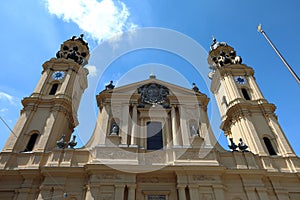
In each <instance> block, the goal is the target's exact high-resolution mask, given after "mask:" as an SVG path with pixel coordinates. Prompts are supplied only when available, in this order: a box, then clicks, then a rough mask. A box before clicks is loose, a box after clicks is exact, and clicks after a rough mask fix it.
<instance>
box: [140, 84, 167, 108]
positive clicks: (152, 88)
mask: <svg viewBox="0 0 300 200" xmlns="http://www.w3.org/2000/svg"><path fill="white" fill-rule="evenodd" d="M138 92H139V93H140V94H141V98H142V99H141V102H142V103H148V104H152V105H155V104H163V103H165V102H166V100H167V95H168V94H169V89H168V88H166V87H165V86H162V85H158V84H155V83H150V84H148V85H144V86H142V87H140V88H139V89H138Z"/></svg>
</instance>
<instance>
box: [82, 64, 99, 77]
mask: <svg viewBox="0 0 300 200" xmlns="http://www.w3.org/2000/svg"><path fill="white" fill-rule="evenodd" d="M85 68H87V69H88V70H89V75H90V76H96V75H97V68H96V67H95V66H93V65H87V66H85Z"/></svg>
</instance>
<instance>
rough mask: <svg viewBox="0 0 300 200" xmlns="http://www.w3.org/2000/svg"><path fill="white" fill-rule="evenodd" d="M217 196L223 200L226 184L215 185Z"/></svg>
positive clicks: (219, 199)
mask: <svg viewBox="0 0 300 200" xmlns="http://www.w3.org/2000/svg"><path fill="white" fill-rule="evenodd" d="M213 189H214V193H215V198H216V200H222V199H224V197H225V195H224V186H223V185H213Z"/></svg>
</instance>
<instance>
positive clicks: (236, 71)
mask: <svg viewBox="0 0 300 200" xmlns="http://www.w3.org/2000/svg"><path fill="white" fill-rule="evenodd" d="M208 63H209V65H210V66H209V67H210V69H211V70H212V71H211V72H210V73H209V78H210V79H211V81H212V82H211V91H212V93H213V94H214V95H215V98H216V101H217V104H218V107H219V111H220V114H221V119H222V123H221V126H220V128H221V129H222V130H223V131H224V133H225V135H226V137H227V139H228V141H229V142H230V144H233V143H234V144H236V145H237V144H239V143H240V144H241V140H242V142H243V143H244V144H246V145H248V150H249V151H251V152H253V153H254V154H258V155H262V156H267V155H272V156H273V155H278V156H295V154H294V152H293V149H292V148H291V146H290V144H289V142H288V140H287V139H286V137H285V134H284V132H283V131H282V129H281V127H280V125H279V123H278V120H277V116H276V115H275V113H274V112H275V110H276V106H275V105H274V104H271V103H269V102H268V101H267V100H266V99H265V98H264V96H263V94H262V92H261V91H260V89H259V87H258V85H257V83H256V80H255V77H254V70H253V69H252V68H251V67H249V66H247V65H245V64H242V58H241V57H240V56H237V55H236V51H235V50H234V49H233V48H232V47H231V46H229V45H227V44H226V43H225V42H217V41H216V39H213V44H212V45H211V48H210V51H209V56H208Z"/></svg>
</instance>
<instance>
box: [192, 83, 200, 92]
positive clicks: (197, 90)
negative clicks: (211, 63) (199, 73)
mask: <svg viewBox="0 0 300 200" xmlns="http://www.w3.org/2000/svg"><path fill="white" fill-rule="evenodd" d="M193 90H194V92H200V91H199V88H198V87H197V85H196V83H193Z"/></svg>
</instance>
